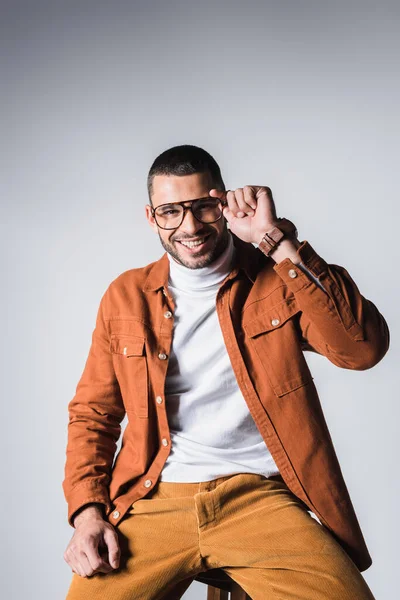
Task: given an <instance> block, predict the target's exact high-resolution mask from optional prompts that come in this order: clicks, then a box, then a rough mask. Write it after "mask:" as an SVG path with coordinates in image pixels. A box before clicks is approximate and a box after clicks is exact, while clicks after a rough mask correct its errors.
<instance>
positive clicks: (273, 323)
mask: <svg viewBox="0 0 400 600" xmlns="http://www.w3.org/2000/svg"><path fill="white" fill-rule="evenodd" d="M299 311H300V308H299V307H298V305H297V304H296V302H294V301H291V302H286V301H284V302H281V303H280V304H277V305H275V306H273V307H271V308H269V309H268V310H266V311H264V312H263V313H261V314H260V315H259V316H258V317H256V318H255V319H252V320H251V321H249V322H248V323H243V329H244V330H245V332H246V333H247V335H248V336H249V337H255V336H256V335H259V334H260V333H264V332H266V331H272V330H273V329H279V327H281V326H282V325H283V324H284V323H286V321H287V320H288V319H290V317H292V316H293V315H294V314H296V313H297V312H299Z"/></svg>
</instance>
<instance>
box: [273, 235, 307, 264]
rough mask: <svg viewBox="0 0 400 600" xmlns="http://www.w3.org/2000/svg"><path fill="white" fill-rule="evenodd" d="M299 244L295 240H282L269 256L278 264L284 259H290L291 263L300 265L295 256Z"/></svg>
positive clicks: (298, 258) (298, 259)
mask: <svg viewBox="0 0 400 600" xmlns="http://www.w3.org/2000/svg"><path fill="white" fill-rule="evenodd" d="M301 243H302V242H300V241H299V240H298V239H297V238H283V239H282V241H280V242H279V244H278V245H277V247H276V248H275V249H274V250H273V251H272V252H271V253H270V254H269V256H270V257H271V258H272V260H273V261H275V262H276V263H280V262H281V261H282V260H284V259H285V258H290V260H291V261H292V263H294V264H296V265H298V264H300V263H301V258H300V256H299V255H298V254H297V248H299V247H300V246H301Z"/></svg>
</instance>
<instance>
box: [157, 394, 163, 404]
mask: <svg viewBox="0 0 400 600" xmlns="http://www.w3.org/2000/svg"><path fill="white" fill-rule="evenodd" d="M162 401H163V400H162V398H161V396H157V398H156V402H157V404H162Z"/></svg>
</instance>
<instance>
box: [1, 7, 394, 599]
mask: <svg viewBox="0 0 400 600" xmlns="http://www.w3.org/2000/svg"><path fill="white" fill-rule="evenodd" d="M399 16H400V9H399V5H398V3H397V2H385V1H384V2H379V3H378V2H351V1H350V2H335V3H332V2H329V3H328V2H316V1H315V2H301V1H298V2H294V1H293V2H289V1H282V0H281V1H280V2H253V1H247V2H245V3H244V4H243V3H240V2H236V1H231V2H228V1H225V2H218V1H217V2H210V1H208V0H207V1H204V0H203V1H202V2H188V1H186V2H183V1H182V2H177V1H172V2H161V1H151V0H150V1H149V0H147V1H146V2H121V1H114V2H112V3H111V2H109V3H108V2H103V1H99V0H96V1H92V2H91V1H84V0H83V1H82V0H81V1H80V2H75V1H68V2H60V1H55V0H53V1H51V2H42V1H40V2H39V1H38V2H28V1H25V2H21V1H18V0H17V1H15V0H14V1H13V2H2V3H1V29H2V31H1V48H0V50H1V52H0V56H1V61H2V69H1V82H2V91H1V100H2V109H1V118H2V129H1V131H2V134H1V152H2V156H1V158H2V165H3V169H2V171H3V173H2V193H1V198H2V201H1V207H2V219H1V223H2V235H1V243H2V245H3V249H2V253H1V258H2V282H3V294H2V296H1V300H2V305H3V306H2V315H3V324H2V328H3V344H2V361H1V364H2V366H3V375H2V386H3V392H2V402H3V404H2V422H3V427H2V436H1V442H2V452H3V461H2V484H3V486H2V490H3V491H2V494H1V499H2V515H3V522H4V526H3V543H2V561H1V566H2V569H3V570H4V576H3V577H2V583H1V585H2V587H3V588H4V589H3V590H2V595H3V597H6V598H16V599H18V600H22V599H25V598H28V597H29V598H32V600H36V599H39V598H40V600H45V599H46V600H47V599H49V600H50V599H51V600H54V599H62V598H64V597H65V595H66V591H67V588H68V586H69V582H70V578H71V571H70V568H69V567H68V565H67V564H66V563H65V562H64V559H63V552H64V550H65V548H66V546H67V544H68V542H69V540H70V538H71V535H72V533H73V530H72V529H71V528H70V526H69V525H68V524H67V520H66V515H67V512H66V503H65V500H64V497H63V493H62V489H61V482H62V479H63V475H64V474H63V469H64V460H65V444H66V432H67V403H68V402H69V400H70V399H71V398H72V396H73V394H74V392H75V386H76V384H77V381H78V379H79V377H80V375H81V372H82V369H83V366H84V362H85V360H86V357H87V353H88V350H89V345H90V336H91V333H92V330H93V327H94V321H95V315H96V311H97V308H98V303H99V300H100V297H101V295H102V294H103V292H104V290H105V289H106V287H107V286H108V284H109V283H110V281H111V280H112V279H113V278H115V277H116V276H117V275H118V274H119V273H121V272H122V271H124V270H126V269H129V268H132V267H138V266H142V265H145V264H147V263H148V262H150V261H152V260H155V259H156V258H158V257H159V256H160V255H161V252H162V248H161V246H160V244H159V242H158V238H157V236H155V235H154V234H153V232H152V231H151V230H150V228H149V227H148V226H147V223H146V221H145V217H144V204H145V203H146V201H147V195H146V176H147V172H148V169H149V167H150V164H151V162H152V161H153V159H154V158H155V156H157V155H158V154H159V153H160V152H162V151H163V150H165V149H166V148H168V147H170V146H172V145H175V144H182V143H192V144H196V145H200V146H203V147H204V148H206V149H207V150H208V151H209V152H211V154H213V156H214V157H215V158H216V160H217V161H218V162H219V164H220V166H221V169H222V174H223V177H224V179H225V183H226V185H227V187H228V188H230V189H234V188H236V187H242V186H244V185H246V184H253V185H268V186H270V187H271V188H272V191H273V193H274V197H275V203H276V207H277V212H278V216H286V217H288V218H290V219H291V220H293V221H294V222H295V223H296V224H297V226H298V230H299V239H300V240H304V239H307V240H308V241H309V242H310V243H311V245H312V246H313V247H314V249H315V250H316V251H317V252H318V253H319V254H320V255H321V256H322V257H323V258H324V259H325V260H327V261H328V262H331V263H335V264H339V265H343V266H345V267H346V268H347V269H348V271H349V273H350V274H351V275H352V277H353V278H354V280H355V281H356V283H357V285H358V286H359V289H360V291H361V293H362V294H363V295H364V296H366V297H367V298H369V299H371V300H372V301H373V302H374V303H375V304H376V305H377V307H378V308H379V310H380V311H381V312H382V314H383V315H384V316H385V318H386V319H387V322H388V324H389V328H390V331H391V348H390V350H389V353H388V354H387V355H386V357H385V358H384V359H383V361H382V362H381V363H379V364H378V365H377V366H376V367H374V368H373V369H371V370H368V371H364V372H356V371H347V370H344V369H340V368H338V367H335V366H334V365H333V364H331V363H330V362H329V361H328V360H327V359H326V358H324V357H320V356H310V357H308V361H309V364H310V366H311V369H312V372H313V375H314V377H315V382H316V384H317V387H318V390H319V393H320V397H321V402H322V404H323V408H324V411H325V415H326V418H327V421H328V425H329V428H330V431H331V434H332V438H333V440H334V443H335V447H336V451H337V453H338V456H339V460H340V462H341V466H342V470H343V473H344V476H345V480H346V482H347V484H348V487H349V491H350V494H351V497H352V500H353V503H354V506H355V509H356V512H357V515H358V517H359V520H360V524H361V526H362V530H363V533H364V535H365V538H366V541H367V544H368V546H369V549H370V551H371V554H372V557H373V560H374V563H373V565H372V567H370V569H368V570H367V571H366V572H364V574H363V575H364V577H365V579H366V580H367V582H368V584H369V585H370V587H371V589H372V591H373V593H374V594H375V596H376V598H377V599H379V600H389V599H390V600H392V599H393V597H394V593H395V590H396V589H397V587H398V586H397V569H398V564H397V561H395V556H396V554H397V552H398V543H397V542H398V534H399V531H398V521H397V518H398V493H399V482H398V480H399V477H398V474H399V471H398V458H399V442H398V437H399V436H398V418H399V409H398V400H399V397H398V380H397V374H398V371H397V370H396V367H397V368H398V364H399V345H398V341H397V340H398V333H399V319H398V314H397V313H398V298H399V295H398V293H399V269H398V263H399V253H398V233H397V232H398V218H399V213H398V185H397V183H398V182H397V178H396V176H397V170H396V167H398V157H399V135H398V134H399V116H398V106H399V101H400V98H399V91H400V86H399V79H398V72H399V71H398V69H399V64H398V63H399V35H398V31H399ZM205 594H206V590H205V587H204V586H203V585H201V584H199V583H195V584H193V585H192V586H191V588H190V589H189V590H188V591H187V593H186V594H185V598H188V599H189V598H191V599H195V598H205Z"/></svg>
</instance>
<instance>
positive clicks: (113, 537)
mask: <svg viewBox="0 0 400 600" xmlns="http://www.w3.org/2000/svg"><path fill="white" fill-rule="evenodd" d="M104 541H105V543H106V544H107V547H108V562H109V563H110V565H111V566H112V567H114V569H117V568H118V566H119V559H120V554H121V552H120V548H119V543H118V536H117V534H116V532H115V530H114V529H106V530H105V532H104Z"/></svg>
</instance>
